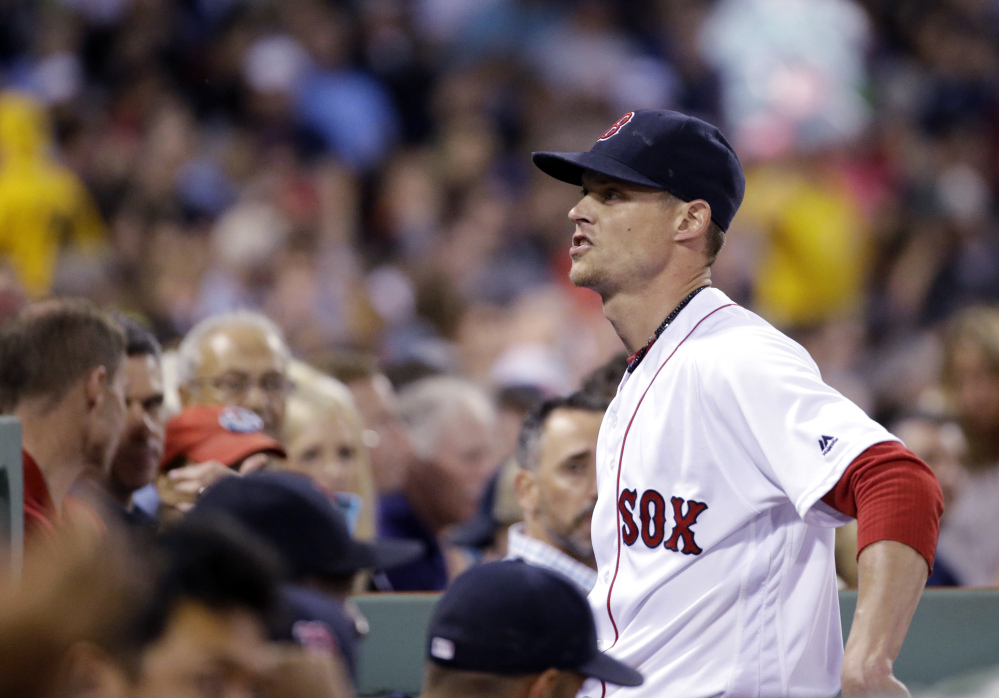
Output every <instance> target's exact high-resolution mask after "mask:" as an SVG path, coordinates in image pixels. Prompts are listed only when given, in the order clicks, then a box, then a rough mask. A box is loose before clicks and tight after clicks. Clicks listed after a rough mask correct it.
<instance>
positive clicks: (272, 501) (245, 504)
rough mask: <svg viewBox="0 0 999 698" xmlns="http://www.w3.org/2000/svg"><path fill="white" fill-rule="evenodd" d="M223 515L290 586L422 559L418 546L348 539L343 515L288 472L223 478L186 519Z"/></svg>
mask: <svg viewBox="0 0 999 698" xmlns="http://www.w3.org/2000/svg"><path fill="white" fill-rule="evenodd" d="M215 514H222V515H225V516H229V517H231V518H234V519H236V520H237V521H238V522H239V523H241V524H242V525H243V526H244V527H245V528H246V529H247V530H248V531H249V532H250V533H252V534H254V535H256V536H258V537H260V538H262V539H263V540H264V541H266V542H267V543H269V544H270V545H271V546H272V547H273V548H274V549H275V550H277V552H278V553H280V555H281V557H282V559H283V560H284V562H285V564H286V566H287V567H288V575H289V577H290V578H291V580H292V581H298V580H302V579H304V578H306V577H310V576H316V577H320V578H323V577H342V576H345V575H350V574H353V573H355V572H357V571H359V570H362V569H391V568H392V567H398V566H399V565H404V564H406V563H408V562H412V561H413V560H415V559H416V558H418V557H419V556H420V555H422V554H423V551H424V546H423V544H422V543H420V542H419V541H409V540H381V541H374V542H371V543H367V542H364V541H359V540H356V539H355V538H353V537H352V536H351V535H350V532H349V530H348V529H347V520H346V519H345V518H344V515H343V514H342V513H341V512H340V511H339V510H338V509H337V508H336V507H335V506H333V503H332V502H330V500H329V498H328V497H327V496H326V495H325V494H323V493H322V492H321V491H320V490H319V488H318V487H316V485H315V484H314V483H313V482H312V480H311V479H309V478H308V477H306V476H305V475H300V474H298V473H289V472H262V473H251V474H249V475H239V476H235V477H225V478H222V479H221V480H219V481H218V482H217V483H215V484H214V485H212V486H211V487H209V488H208V489H207V490H205V493H204V494H203V495H201V496H200V497H199V498H198V501H197V503H196V504H195V505H194V509H193V510H192V511H191V513H190V514H188V516H210V515H215Z"/></svg>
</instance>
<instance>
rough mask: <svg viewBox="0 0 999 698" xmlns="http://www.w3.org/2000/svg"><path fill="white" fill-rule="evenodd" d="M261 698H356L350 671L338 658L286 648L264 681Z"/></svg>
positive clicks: (311, 650) (281, 649)
mask: <svg viewBox="0 0 999 698" xmlns="http://www.w3.org/2000/svg"><path fill="white" fill-rule="evenodd" d="M261 696H262V698H354V689H353V688H352V686H351V683H350V676H349V675H348V673H347V668H346V666H345V665H344V663H343V660H341V659H340V658H339V657H337V656H335V655H333V654H330V653H329V652H325V651H318V650H314V649H308V648H303V647H299V646H298V645H287V646H283V647H281V648H280V649H279V652H278V661H277V664H276V666H275V668H274V669H273V670H271V671H270V672H269V673H268V675H267V676H266V677H265V680H264V685H263V691H262V693H261Z"/></svg>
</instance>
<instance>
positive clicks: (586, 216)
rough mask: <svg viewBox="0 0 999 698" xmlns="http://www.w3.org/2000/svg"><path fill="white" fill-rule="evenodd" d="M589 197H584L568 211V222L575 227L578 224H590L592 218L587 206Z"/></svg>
mask: <svg viewBox="0 0 999 698" xmlns="http://www.w3.org/2000/svg"><path fill="white" fill-rule="evenodd" d="M588 199H589V197H586V196H584V197H583V198H581V199H580V200H579V201H578V202H576V205H575V206H573V207H572V208H571V209H569V220H571V221H572V222H573V223H575V224H576V225H579V224H580V223H592V222H593V216H592V211H591V210H590V207H589V205H588V204H587V201H588Z"/></svg>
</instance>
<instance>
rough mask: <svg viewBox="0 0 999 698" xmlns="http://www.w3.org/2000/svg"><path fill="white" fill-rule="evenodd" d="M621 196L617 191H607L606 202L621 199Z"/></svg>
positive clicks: (605, 191) (605, 194)
mask: <svg viewBox="0 0 999 698" xmlns="http://www.w3.org/2000/svg"><path fill="white" fill-rule="evenodd" d="M620 198H621V195H620V194H619V193H618V191H617V189H605V190H604V201H614V200H616V199H620Z"/></svg>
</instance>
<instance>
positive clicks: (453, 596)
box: [426, 560, 642, 686]
mask: <svg viewBox="0 0 999 698" xmlns="http://www.w3.org/2000/svg"><path fill="white" fill-rule="evenodd" d="M426 649H427V659H428V660H429V661H431V662H433V663H434V664H437V665H438V666H441V667H445V668H448V669H457V670H461V671H479V672H484V673H488V674H501V675H506V676H520V675H524V674H537V673H541V672H543V671H546V670H547V669H563V670H567V671H577V672H579V673H580V674H583V675H585V676H590V677H592V678H595V679H600V680H602V681H606V682H608V683H612V684H616V685H619V686H639V685H641V683H642V675H641V674H640V673H638V672H637V671H635V670H634V669H632V668H630V667H629V666H627V665H625V664H622V663H621V662H619V661H617V660H616V659H612V658H611V657H609V656H607V655H606V654H603V653H601V652H600V650H598V649H597V633H596V628H595V627H594V624H593V615H592V613H591V611H590V606H589V604H588V603H587V602H586V598H584V597H583V595H582V594H581V593H580V592H579V590H578V589H576V587H575V586H574V585H573V584H572V582H570V581H569V580H567V579H566V578H564V577H562V576H561V575H560V574H558V573H555V572H552V571H550V570H547V569H544V568H542V567H537V566H535V565H531V564H528V563H526V562H524V561H523V560H504V561H502V562H488V563H486V564H483V565H479V566H478V567H473V568H472V569H470V570H469V571H468V572H465V573H464V574H463V575H461V576H460V577H458V578H457V579H455V580H454V582H453V583H452V584H451V587H450V588H449V589H448V590H447V591H446V592H445V593H444V595H443V596H442V597H441V599H440V601H438V603H437V607H436V608H435V609H434V613H433V615H432V616H431V619H430V627H429V628H428V630H427V648H426Z"/></svg>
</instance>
